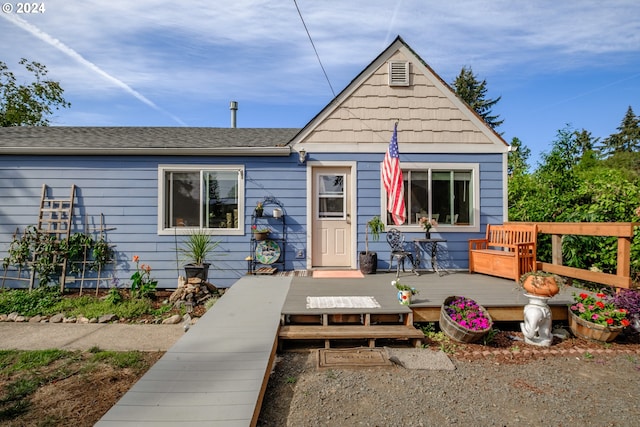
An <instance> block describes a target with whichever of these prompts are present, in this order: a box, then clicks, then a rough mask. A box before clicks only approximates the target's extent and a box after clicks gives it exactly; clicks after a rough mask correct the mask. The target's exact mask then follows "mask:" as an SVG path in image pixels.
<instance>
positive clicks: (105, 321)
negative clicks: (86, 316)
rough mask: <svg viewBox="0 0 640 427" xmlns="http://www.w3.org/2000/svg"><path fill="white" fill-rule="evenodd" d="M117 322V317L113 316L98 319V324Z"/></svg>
mask: <svg viewBox="0 0 640 427" xmlns="http://www.w3.org/2000/svg"><path fill="white" fill-rule="evenodd" d="M117 320H118V316H116V315H115V314H105V315H103V316H100V317H99V318H98V323H111V322H116V321H117Z"/></svg>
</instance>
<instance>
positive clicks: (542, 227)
mask: <svg viewBox="0 0 640 427" xmlns="http://www.w3.org/2000/svg"><path fill="white" fill-rule="evenodd" d="M518 224H536V226H537V229H538V233H539V234H550V235H551V263H548V262H541V261H538V262H537V264H538V270H543V271H548V272H550V273H555V274H558V275H560V276H565V277H571V278H574V279H578V280H584V281H588V282H594V283H602V284H604V285H609V286H615V287H617V288H632V287H634V283H633V282H632V280H631V239H632V238H633V230H634V227H638V226H640V223H634V222H536V223H533V222H523V223H520V222H518ZM565 235H576V236H604V237H611V236H613V237H617V238H618V257H617V264H616V274H609V273H601V272H596V271H590V270H584V269H581V268H574V267H567V266H564V265H562V236H565ZM538 241H540V239H538ZM635 285H636V286H637V284H635Z"/></svg>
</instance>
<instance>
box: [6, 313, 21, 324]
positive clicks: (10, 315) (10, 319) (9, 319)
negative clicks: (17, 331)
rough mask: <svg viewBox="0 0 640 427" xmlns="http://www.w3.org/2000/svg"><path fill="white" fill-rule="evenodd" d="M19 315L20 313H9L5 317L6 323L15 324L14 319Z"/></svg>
mask: <svg viewBox="0 0 640 427" xmlns="http://www.w3.org/2000/svg"><path fill="white" fill-rule="evenodd" d="M19 315H20V313H16V312H13V313H9V316H7V321H9V322H15V321H16V317H18V316H19Z"/></svg>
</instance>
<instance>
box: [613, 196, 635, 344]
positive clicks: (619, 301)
mask: <svg viewBox="0 0 640 427" xmlns="http://www.w3.org/2000/svg"><path fill="white" fill-rule="evenodd" d="M638 209H639V210H640V208H638ZM609 299H610V300H611V301H612V302H613V303H614V304H615V306H616V307H618V308H622V309H625V310H627V319H628V320H629V322H631V324H630V325H629V328H630V329H632V330H633V331H635V332H640V290H638V289H618V292H616V294H615V295H614V296H612V297H609Z"/></svg>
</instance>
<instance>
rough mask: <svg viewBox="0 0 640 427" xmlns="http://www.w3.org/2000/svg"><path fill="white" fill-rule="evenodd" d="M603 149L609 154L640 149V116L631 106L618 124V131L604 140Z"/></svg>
mask: <svg viewBox="0 0 640 427" xmlns="http://www.w3.org/2000/svg"><path fill="white" fill-rule="evenodd" d="M602 150H603V151H604V153H605V154H607V155H613V154H616V153H620V152H637V151H640V118H638V117H637V116H636V115H635V114H634V112H633V108H631V106H629V108H628V109H627V113H626V114H625V115H624V118H623V119H622V123H620V126H618V132H617V133H614V134H611V135H610V136H609V137H608V138H607V139H605V140H604V143H603V145H602Z"/></svg>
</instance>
